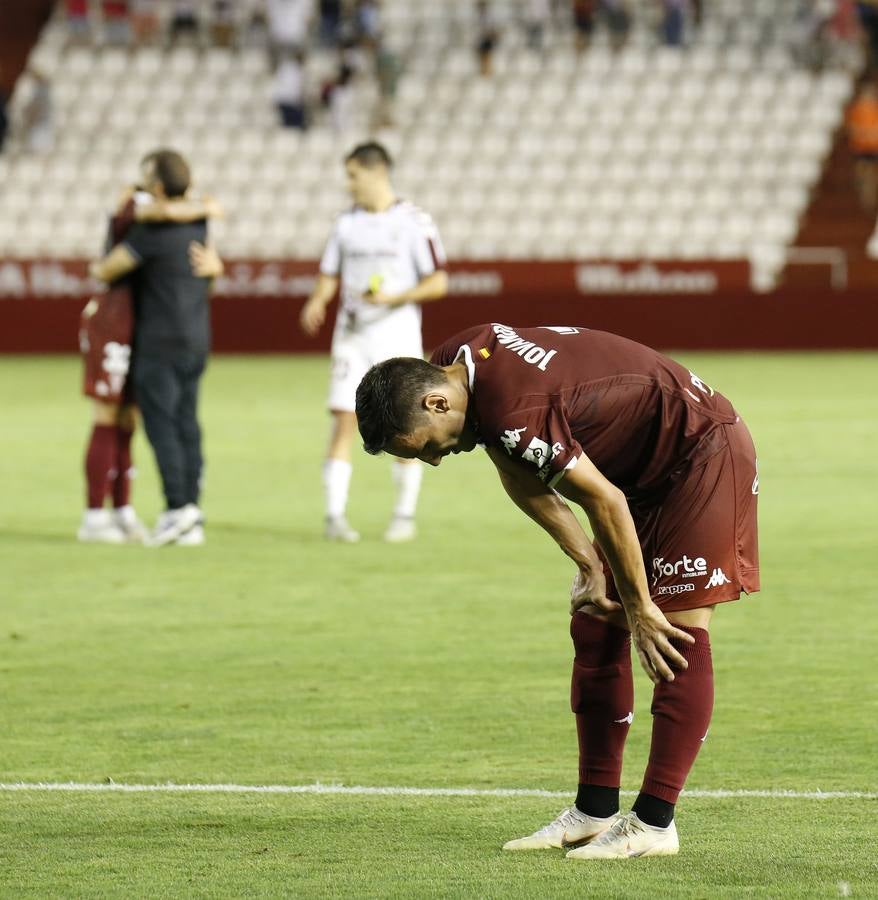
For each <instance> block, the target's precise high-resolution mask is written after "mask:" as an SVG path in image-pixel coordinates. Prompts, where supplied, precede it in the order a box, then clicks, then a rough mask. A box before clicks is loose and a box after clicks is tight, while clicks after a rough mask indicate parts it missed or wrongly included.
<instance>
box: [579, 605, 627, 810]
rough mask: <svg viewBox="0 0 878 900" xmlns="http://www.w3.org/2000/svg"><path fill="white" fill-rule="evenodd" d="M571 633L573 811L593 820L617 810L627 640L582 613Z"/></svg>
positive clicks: (624, 721) (624, 720) (621, 632)
mask: <svg viewBox="0 0 878 900" xmlns="http://www.w3.org/2000/svg"><path fill="white" fill-rule="evenodd" d="M570 635H571V637H572V638H573V645H574V648H575V651H576V657H575V660H574V663H573V681H572V686H571V697H570V701H571V707H572V709H573V712H574V713H576V731H577V736H578V739H579V790H578V791H577V795H576V808H577V809H579V810H580V811H581V812H584V813H586V814H587V815H590V816H594V817H596V818H606V817H608V816H612V815H614V814H615V813H616V812H618V810H619V785H620V783H621V777H622V754H623V751H624V749H625V739H626V738H627V736H628V729H629V727H630V725H631V722H632V720H633V718H634V714H633V709H634V682H633V678H632V673H631V637H630V635H629V634H628V632H627V631H625V630H624V629H621V628H616V627H615V626H613V625H608V624H606V623H605V622H601V621H599V620H598V619H595V618H593V617H592V616H589V615H587V614H586V613H575V614H574V615H573V617H572V620H571V625H570Z"/></svg>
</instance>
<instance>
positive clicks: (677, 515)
mask: <svg viewBox="0 0 878 900" xmlns="http://www.w3.org/2000/svg"><path fill="white" fill-rule="evenodd" d="M758 492H759V476H758V474H757V469H756V449H755V448H754V446H753V439H752V438H751V437H750V432H749V431H748V430H747V426H746V425H745V424H744V423H743V421H741V420H740V419H739V420H738V421H737V422H736V423H735V424H733V425H720V426H719V430H718V432H717V433H716V439H715V440H714V441H712V442H711V446H710V449H709V450H708V451H706V452H705V453H704V455H703V456H702V457H696V459H694V460H693V462H692V465H691V467H690V468H689V469H688V470H687V471H686V473H685V474H684V475H683V476H682V478H681V479H680V480H679V481H678V482H677V483H676V484H675V485H674V487H673V488H672V489H671V491H670V493H669V494H668V496H667V497H666V498H665V500H664V502H663V503H662V504H661V505H660V506H657V507H653V508H650V509H646V510H638V509H633V510H632V515H633V517H634V525H635V527H636V529H637V535H638V537H639V538H640V546H641V549H642V550H643V564H644V566H645V567H646V576H647V579H648V581H649V589H650V594H651V595H652V599H653V601H654V602H655V603H656V604H657V605H658V606H659V607H661V609H662V610H664V611H665V612H671V611H674V610H682V609H697V608H699V607H702V606H713V604H715V603H725V602H726V601H728V600H737V599H738V597H739V596H740V595H741V591H744V592H745V593H747V594H752V593H754V592H755V591H758V590H759V548H758V544H757V533H756V501H757V499H758ZM604 568H605V569H607V567H606V565H605V566H604ZM607 575H608V583H607V595H608V596H609V597H610V598H612V599H614V600H618V599H619V595H618V593H617V591H616V587H615V585H614V584H613V583H612V576H610V574H609V571H608V572H607Z"/></svg>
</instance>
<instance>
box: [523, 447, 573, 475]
mask: <svg viewBox="0 0 878 900" xmlns="http://www.w3.org/2000/svg"><path fill="white" fill-rule="evenodd" d="M563 451H564V445H563V444H561V443H558V442H557V441H556V442H555V443H554V444H552V446H551V447H550V446H549V445H548V444H547V443H546V442H545V441H541V440H540V439H539V438H538V437H533V438H531V439H530V443H529V444H528V445H527V447H526V448H525V450H524V453H522V454H521V458H522V459H526V460H527V461H528V462H532V463H533V464H534V465H535V466H536V467H537V469H539V471H538V472H537V476H538V477H539V478H540V479H541V480H543V481H545V480H546V479H547V478H548V477H549V463H550V462H551V461H552V460H553V459H554V458H555V457H556V456H557V455H558V454H559V453H562V452H563Z"/></svg>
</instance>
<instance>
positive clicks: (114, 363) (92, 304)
mask: <svg viewBox="0 0 878 900" xmlns="http://www.w3.org/2000/svg"><path fill="white" fill-rule="evenodd" d="M133 332H134V309H133V305H132V300H131V291H130V289H129V288H128V286H127V285H125V286H123V285H119V286H118V287H114V288H111V289H110V290H109V291H107V293H106V294H101V295H100V296H98V297H92V299H91V300H89V301H88V303H87V304H86V307H85V309H84V310H83V311H82V315H81V316H80V319H79V349H80V352H81V353H82V360H83V363H84V367H83V385H82V392H83V393H84V394H85V395H86V396H87V397H94V398H95V399H96V400H104V401H106V402H107V403H131V402H132V401H133V398H132V396H131V393H130V386H129V378H128V370H129V368H130V365H131V337H132V334H133Z"/></svg>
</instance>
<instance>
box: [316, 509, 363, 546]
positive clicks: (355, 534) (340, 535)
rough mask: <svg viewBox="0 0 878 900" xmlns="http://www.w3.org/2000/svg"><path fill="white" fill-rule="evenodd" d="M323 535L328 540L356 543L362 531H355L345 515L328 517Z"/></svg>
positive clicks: (340, 542)
mask: <svg viewBox="0 0 878 900" xmlns="http://www.w3.org/2000/svg"><path fill="white" fill-rule="evenodd" d="M323 536H324V537H325V538H326V540H327V541H335V542H336V543H339V544H356V543H357V541H359V540H360V532H359V531H354V529H353V528H351V526H350V525H349V524H348V520H347V519H346V518H345V517H344V516H336V517H335V518H332V519H329V518H327V520H326V530H325V531H324V532H323Z"/></svg>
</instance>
